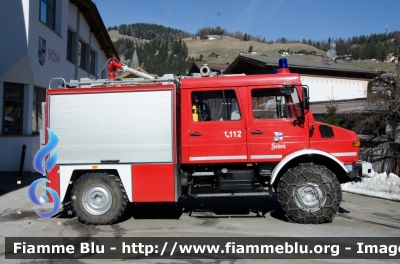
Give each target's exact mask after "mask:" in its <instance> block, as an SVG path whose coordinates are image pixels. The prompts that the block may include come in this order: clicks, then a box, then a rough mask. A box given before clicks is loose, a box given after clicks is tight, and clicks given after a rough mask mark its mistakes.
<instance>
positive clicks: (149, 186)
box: [132, 164, 175, 202]
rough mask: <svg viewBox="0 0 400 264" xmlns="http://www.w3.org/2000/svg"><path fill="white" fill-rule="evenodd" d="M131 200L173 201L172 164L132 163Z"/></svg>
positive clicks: (173, 181)
mask: <svg viewBox="0 0 400 264" xmlns="http://www.w3.org/2000/svg"><path fill="white" fill-rule="evenodd" d="M132 197H133V202H174V201H175V178H174V164H134V165H132Z"/></svg>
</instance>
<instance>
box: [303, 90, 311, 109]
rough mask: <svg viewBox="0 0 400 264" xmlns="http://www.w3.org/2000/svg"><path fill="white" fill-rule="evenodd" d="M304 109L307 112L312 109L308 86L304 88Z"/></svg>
mask: <svg viewBox="0 0 400 264" xmlns="http://www.w3.org/2000/svg"><path fill="white" fill-rule="evenodd" d="M303 108H304V109H305V110H309V109H310V96H309V93H308V86H303Z"/></svg>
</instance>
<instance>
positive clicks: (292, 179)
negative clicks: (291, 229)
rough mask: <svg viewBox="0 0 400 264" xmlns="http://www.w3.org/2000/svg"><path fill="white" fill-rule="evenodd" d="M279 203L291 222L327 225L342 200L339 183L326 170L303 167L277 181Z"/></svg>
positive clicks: (320, 166)
mask: <svg viewBox="0 0 400 264" xmlns="http://www.w3.org/2000/svg"><path fill="white" fill-rule="evenodd" d="M277 194H278V201H279V203H280V204H281V206H282V209H283V211H284V212H285V215H286V217H287V219H288V220H289V221H290V222H295V223H303V224H322V223H330V222H332V220H333V218H334V217H335V214H336V212H337V211H338V209H339V206H340V202H341V200H342V191H341V188H340V183H339V181H338V179H337V178H336V176H335V174H333V173H332V172H331V171H330V170H329V169H327V168H326V167H325V166H322V165H319V164H313V163H302V164H299V165H297V166H296V167H293V168H290V169H289V170H288V171H287V172H286V173H285V174H284V175H283V176H282V178H281V179H280V181H279V183H278V188H277Z"/></svg>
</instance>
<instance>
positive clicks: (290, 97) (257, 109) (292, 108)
mask: <svg viewBox="0 0 400 264" xmlns="http://www.w3.org/2000/svg"><path fill="white" fill-rule="evenodd" d="M251 96H252V105H253V117H254V118H255V119H279V118H296V117H300V116H301V115H302V110H301V105H300V100H299V97H298V95H297V91H296V89H295V88H294V87H292V88H288V89H285V90H283V89H282V88H261V89H253V90H252V91H251Z"/></svg>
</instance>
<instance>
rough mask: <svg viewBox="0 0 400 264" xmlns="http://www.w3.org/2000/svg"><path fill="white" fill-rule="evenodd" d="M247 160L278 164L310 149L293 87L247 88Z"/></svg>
mask: <svg viewBox="0 0 400 264" xmlns="http://www.w3.org/2000/svg"><path fill="white" fill-rule="evenodd" d="M248 93H250V94H249V96H250V98H251V100H252V102H251V104H249V107H251V109H250V113H252V114H250V117H249V130H248V133H249V134H248V138H249V156H250V160H251V161H252V162H262V161H279V160H281V159H282V157H284V156H286V155H287V154H289V153H290V152H293V151H295V150H298V149H303V148H307V147H309V134H308V129H307V126H306V120H305V117H304V114H303V110H302V108H301V104H300V100H299V97H298V93H297V90H296V88H295V87H294V86H291V87H287V88H282V87H275V88H274V87H271V88H250V89H249V90H248Z"/></svg>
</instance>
